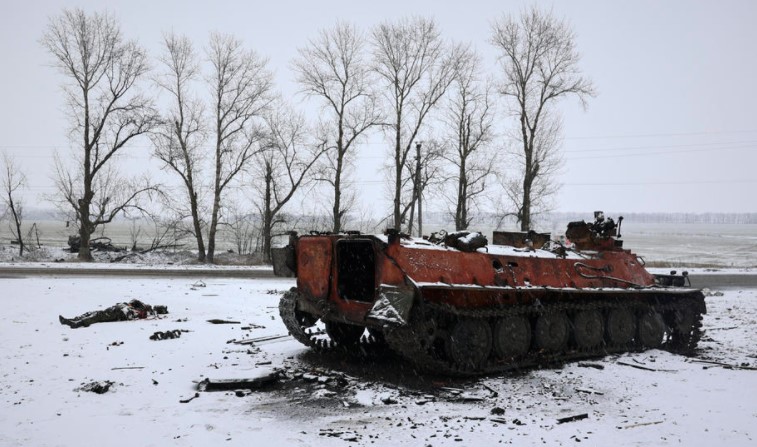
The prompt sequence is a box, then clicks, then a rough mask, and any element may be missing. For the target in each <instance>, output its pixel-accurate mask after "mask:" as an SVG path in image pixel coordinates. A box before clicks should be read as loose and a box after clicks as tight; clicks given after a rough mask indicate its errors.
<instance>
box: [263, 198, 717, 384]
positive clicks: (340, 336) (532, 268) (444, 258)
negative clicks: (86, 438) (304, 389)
mask: <svg viewBox="0 0 757 447" xmlns="http://www.w3.org/2000/svg"><path fill="white" fill-rule="evenodd" d="M595 217H596V220H595V221H594V222H593V223H586V222H583V221H581V222H572V223H570V224H569V225H568V230H567V232H566V239H563V241H562V242H557V241H551V240H550V237H549V235H548V234H539V233H535V232H529V233H517V232H516V233H513V232H494V235H493V236H494V237H493V239H494V240H493V242H494V243H493V244H488V243H487V242H488V241H487V240H486V238H485V237H484V236H483V235H482V234H480V233H474V232H457V233H450V234H444V233H443V232H442V234H434V235H432V236H431V237H428V238H423V239H420V238H411V237H408V236H406V235H403V234H398V233H397V232H394V231H388V232H387V233H386V234H384V235H364V234H359V233H340V234H321V233H312V234H309V235H302V236H299V237H298V236H297V235H296V234H293V235H292V236H291V237H290V243H289V245H288V246H287V247H285V248H281V249H278V250H277V251H276V252H275V253H274V258H275V264H276V265H275V267H276V268H275V270H276V273H277V274H280V275H287V274H289V275H292V274H294V275H295V276H296V277H297V286H296V287H295V288H292V289H291V290H290V291H289V292H287V293H285V294H284V295H283V297H282V298H281V302H280V305H279V311H280V314H281V318H282V319H283V321H284V323H285V324H286V326H287V329H288V330H289V332H290V333H291V334H292V336H294V338H296V339H297V340H299V341H300V342H302V343H303V344H305V345H307V346H310V347H312V348H314V349H318V350H328V349H338V348H341V349H347V350H352V349H364V348H366V347H370V346H371V345H373V344H374V343H378V344H381V345H384V346H387V347H388V348H389V349H391V350H393V351H395V352H396V353H398V354H399V355H401V356H402V357H404V358H405V359H407V361H409V362H411V363H413V364H414V365H415V366H417V367H419V368H421V369H423V370H426V371H430V372H433V373H441V374H452V375H474V374H487V373H493V372H498V371H504V370H510V369H513V368H521V367H531V366H538V365H543V364H547V363H553V362H561V361H566V360H572V359H579V358H588V357H597V356H603V355H606V354H608V353H616V352H627V351H641V350H645V349H651V348H660V349H666V350H669V351H673V352H679V353H688V352H691V351H692V350H693V349H694V348H695V346H696V343H697V341H698V339H699V336H700V327H701V316H702V314H703V313H705V303H704V295H703V294H702V292H701V291H700V290H697V289H694V288H692V287H691V285H690V281H689V278H688V276H687V275H686V273H685V272H684V273H683V274H682V275H678V274H676V273H675V272H671V274H670V275H653V274H650V273H649V272H648V271H647V270H646V269H645V268H644V261H643V259H642V258H640V257H639V256H637V255H636V254H634V253H632V252H631V251H630V250H626V249H624V248H623V241H622V240H620V235H619V228H618V226H619V225H618V224H620V223H621V222H622V217H621V218H620V219H619V222H618V224H616V223H615V222H614V221H613V220H612V219H604V216H603V215H602V213H600V212H597V213H595ZM504 244H506V245H504ZM324 329H325V330H324Z"/></svg>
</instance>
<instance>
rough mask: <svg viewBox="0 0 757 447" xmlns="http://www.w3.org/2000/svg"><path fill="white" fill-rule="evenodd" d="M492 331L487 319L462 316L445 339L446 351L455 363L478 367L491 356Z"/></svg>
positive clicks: (467, 366)
mask: <svg viewBox="0 0 757 447" xmlns="http://www.w3.org/2000/svg"><path fill="white" fill-rule="evenodd" d="M491 348H492V331H491V328H490V327H489V323H487V322H486V321H485V320H477V319H473V318H461V319H460V320H458V321H457V322H456V323H454V325H453V326H452V329H451V330H450V331H449V333H448V334H447V337H446V339H445V340H444V351H445V353H446V354H447V358H449V359H450V360H451V361H452V362H453V363H455V364H456V365H457V366H459V367H462V368H464V369H477V368H478V367H480V366H481V365H482V364H483V363H484V361H485V360H486V359H487V357H489V352H490V351H491Z"/></svg>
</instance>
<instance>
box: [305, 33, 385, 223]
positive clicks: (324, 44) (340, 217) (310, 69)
mask: <svg viewBox="0 0 757 447" xmlns="http://www.w3.org/2000/svg"><path fill="white" fill-rule="evenodd" d="M365 46H366V45H365V38H364V37H363V35H362V34H361V33H360V32H359V31H358V30H357V29H356V28H355V27H354V26H353V25H349V24H346V23H337V24H336V25H335V26H334V27H333V28H331V29H324V30H321V31H320V33H319V34H318V37H317V38H315V39H312V40H310V42H309V43H308V45H307V46H306V47H304V48H301V49H299V57H298V58H297V59H296V60H295V61H294V62H293V67H294V70H295V72H296V73H297V81H298V82H299V84H300V86H301V87H302V91H303V92H304V93H305V94H306V95H308V96H311V97H317V98H319V99H320V100H321V102H322V103H323V110H324V111H325V112H326V115H324V116H322V118H321V125H320V129H321V130H322V132H320V133H321V137H322V139H325V140H326V141H328V143H329V144H328V149H329V150H328V152H327V157H328V161H329V163H327V164H326V166H327V167H328V169H327V170H328V171H329V172H330V175H328V176H327V177H326V178H325V180H326V181H327V182H328V183H329V184H330V185H331V186H332V187H333V189H334V203H333V207H332V213H333V220H334V225H333V231H334V232H339V231H341V229H342V225H343V224H344V215H345V213H346V212H347V211H348V206H346V203H345V201H344V200H343V197H342V194H343V191H344V186H345V185H344V175H345V174H346V172H345V171H346V168H347V166H348V165H349V164H348V161H349V159H350V158H351V156H352V155H353V152H354V150H355V146H356V145H357V144H359V139H360V137H361V136H363V135H364V134H365V133H366V131H367V130H368V129H370V128H371V127H372V126H374V125H376V124H378V123H379V120H380V116H379V115H378V113H377V109H376V102H375V95H374V93H373V89H372V87H371V80H370V70H369V69H368V68H367V64H366V61H365ZM347 202H348V201H347Z"/></svg>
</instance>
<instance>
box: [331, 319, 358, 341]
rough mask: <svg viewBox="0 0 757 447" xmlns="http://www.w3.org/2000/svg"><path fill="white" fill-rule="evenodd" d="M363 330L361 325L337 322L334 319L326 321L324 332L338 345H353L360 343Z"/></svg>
mask: <svg viewBox="0 0 757 447" xmlns="http://www.w3.org/2000/svg"><path fill="white" fill-rule="evenodd" d="M363 332H365V328H364V327H362V326H355V325H353V324H346V323H337V322H335V321H327V322H326V334H328V336H329V337H330V338H331V340H332V341H333V342H334V343H336V344H337V345H338V346H354V345H357V344H358V343H360V337H361V336H362V335H363Z"/></svg>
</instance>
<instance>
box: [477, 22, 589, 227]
mask: <svg viewBox="0 0 757 447" xmlns="http://www.w3.org/2000/svg"><path fill="white" fill-rule="evenodd" d="M492 33H493V35H492V39H491V43H492V44H493V45H494V46H495V47H496V48H497V49H498V50H499V52H500V55H499V61H500V64H501V66H502V71H503V74H504V80H503V83H502V86H501V89H500V93H501V94H503V95H504V96H506V97H510V98H511V99H512V110H513V114H514V115H515V116H516V117H517V119H518V122H519V125H520V138H519V139H520V141H521V144H522V148H523V176H522V184H521V194H520V200H519V203H518V204H517V207H518V210H517V217H518V220H519V221H520V226H521V230H522V231H527V230H529V229H530V227H531V214H532V208H533V205H534V199H535V194H536V192H537V191H534V182H535V181H536V180H537V179H538V178H539V177H540V176H545V175H546V174H547V172H546V171H545V170H543V168H544V165H543V164H542V163H540V162H539V160H538V158H539V157H537V156H536V155H537V151H538V148H537V145H538V144H539V143H540V142H542V143H545V142H546V141H549V140H550V138H543V139H542V138H540V134H541V133H542V132H545V131H546V132H548V130H545V129H548V128H549V126H544V125H543V123H542V121H543V120H542V118H543V116H544V114H545V113H547V111H548V109H550V108H553V107H554V105H555V103H556V102H558V101H559V100H560V99H562V98H564V97H566V96H576V97H577V98H578V99H579V100H580V101H581V103H582V104H583V105H584V106H585V105H586V100H587V99H588V98H589V97H591V96H593V95H594V87H593V86H592V83H591V81H590V80H589V79H588V78H586V77H584V76H582V75H581V71H580V70H579V67H578V63H579V61H580V56H579V54H578V51H577V50H576V47H575V34H574V33H573V31H572V30H571V28H570V26H569V25H568V24H567V23H566V22H565V21H564V20H560V19H557V18H555V17H554V16H553V15H552V14H551V13H548V12H543V11H540V10H539V9H538V8H537V7H532V8H531V9H529V10H527V11H524V12H523V13H522V14H521V16H520V18H519V19H518V18H515V17H513V16H510V15H506V16H503V17H502V18H501V19H499V20H497V21H496V22H495V23H494V24H493V26H492ZM553 113H555V114H556V112H554V111H553ZM544 152H546V151H544Z"/></svg>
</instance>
